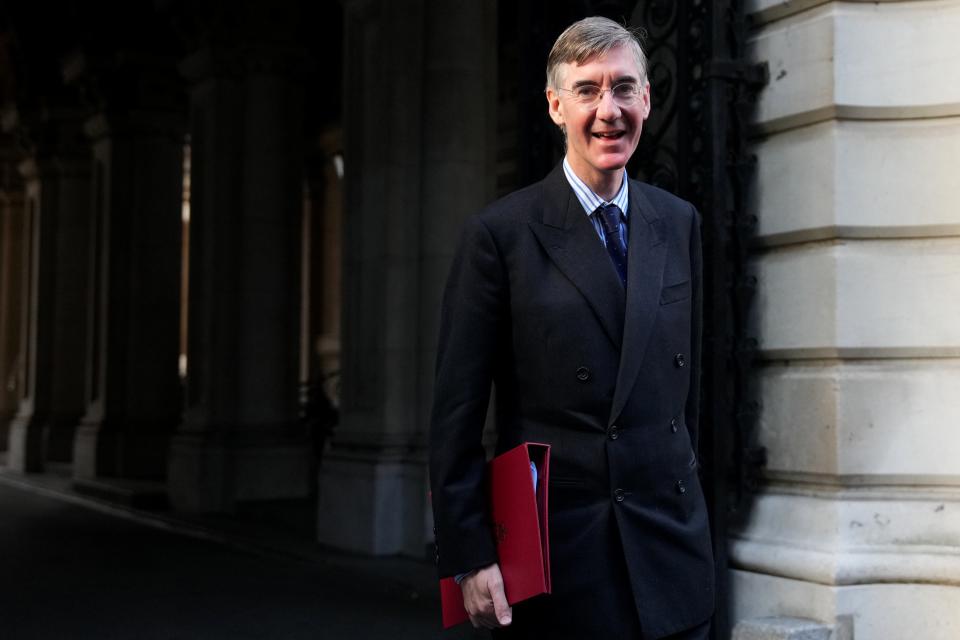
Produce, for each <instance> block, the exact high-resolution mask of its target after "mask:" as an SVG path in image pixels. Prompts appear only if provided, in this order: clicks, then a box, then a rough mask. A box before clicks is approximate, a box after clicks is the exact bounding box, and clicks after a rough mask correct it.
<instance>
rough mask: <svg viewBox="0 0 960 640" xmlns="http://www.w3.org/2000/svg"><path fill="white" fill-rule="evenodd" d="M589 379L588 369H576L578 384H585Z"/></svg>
mask: <svg viewBox="0 0 960 640" xmlns="http://www.w3.org/2000/svg"><path fill="white" fill-rule="evenodd" d="M589 379H590V369H587V368H586V367H580V368H579V369H577V380H579V381H580V382H586V381H587V380H589Z"/></svg>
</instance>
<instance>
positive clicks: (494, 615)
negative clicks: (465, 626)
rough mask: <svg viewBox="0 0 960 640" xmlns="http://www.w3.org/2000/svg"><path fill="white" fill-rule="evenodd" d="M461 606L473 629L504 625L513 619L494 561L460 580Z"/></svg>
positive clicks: (500, 576)
mask: <svg viewBox="0 0 960 640" xmlns="http://www.w3.org/2000/svg"><path fill="white" fill-rule="evenodd" d="M460 589H461V590H462V591H463V606H464V608H465V609H466V610H467V614H468V615H469V616H470V623H471V624H472V625H473V626H474V628H475V629H479V628H480V627H483V628H484V629H496V628H497V627H505V626H507V625H508V624H510V622H511V621H512V620H513V609H512V608H511V607H510V605H509V604H507V596H506V595H505V594H504V592H503V576H502V575H500V566H499V565H498V564H497V563H496V562H495V563H493V564H491V565H489V566H486V567H484V568H482V569H477V570H476V571H474V572H473V573H471V574H470V575H468V576H467V577H466V578H464V579H463V580H462V581H461V582H460Z"/></svg>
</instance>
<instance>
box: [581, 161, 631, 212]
mask: <svg viewBox="0 0 960 640" xmlns="http://www.w3.org/2000/svg"><path fill="white" fill-rule="evenodd" d="M567 161H568V162H570V168H571V169H572V170H573V172H574V173H575V174H577V177H578V178H580V179H581V180H583V183H584V184H585V185H587V186H588V187H590V189H591V190H592V191H593V192H594V193H595V194H597V195H598V196H600V197H601V198H603V199H604V200H606V201H607V202H610V201H611V200H613V198H614V196H616V195H617V192H619V191H620V185H621V184H623V167H621V168H619V169H615V170H613V171H578V170H577V166H576V164H575V163H574V162H571V161H570V159H569V158H567Z"/></svg>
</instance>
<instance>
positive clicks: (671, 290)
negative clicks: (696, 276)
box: [660, 280, 690, 304]
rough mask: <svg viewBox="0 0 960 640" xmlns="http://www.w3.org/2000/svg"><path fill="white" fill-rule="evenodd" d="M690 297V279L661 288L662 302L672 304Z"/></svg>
mask: <svg viewBox="0 0 960 640" xmlns="http://www.w3.org/2000/svg"><path fill="white" fill-rule="evenodd" d="M689 297H690V281H689V280H684V281H683V282H678V283H676V284H668V285H665V286H664V287H663V289H661V290H660V304H672V303H674V302H680V301H681V300H686V299H687V298H689Z"/></svg>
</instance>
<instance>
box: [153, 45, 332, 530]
mask: <svg viewBox="0 0 960 640" xmlns="http://www.w3.org/2000/svg"><path fill="white" fill-rule="evenodd" d="M302 69H303V60H302V57H301V54H300V53H299V52H298V51H289V50H284V49H280V48H276V47H265V48H259V49H256V50H253V51H250V50H247V51H244V52H242V53H241V52H231V51H227V50H222V49H221V50H215V49H206V50H203V51H200V52H198V53H196V54H194V55H193V56H191V57H190V58H188V59H186V60H185V61H183V63H182V64H181V71H182V73H183V74H184V75H185V76H186V77H187V78H188V80H189V81H190V82H191V90H190V102H191V154H192V164H191V172H192V176H191V222H190V229H191V231H190V293H189V329H188V336H189V338H188V359H187V362H188V364H187V367H188V369H187V370H188V373H187V410H186V415H185V416H184V420H183V423H182V424H181V426H180V428H179V430H178V432H177V436H176V438H175V439H174V442H173V445H172V448H171V458H170V464H169V476H168V478H169V483H168V489H169V494H170V498H171V501H172V502H173V504H174V506H176V507H177V508H180V509H185V510H193V511H232V510H234V509H235V508H236V507H237V505H238V503H241V502H250V501H261V500H280V499H293V498H306V497H308V496H309V495H311V494H312V492H313V486H314V463H313V458H312V453H311V451H310V446H309V441H308V439H307V437H306V433H305V430H304V429H303V428H302V426H301V425H300V423H299V420H298V392H299V390H298V356H299V353H298V344H299V321H300V306H299V305H300V262H299V256H300V222H301V206H302V201H301V195H302V175H303V153H302V149H301V145H302V138H303V125H302V123H303V113H302V104H303V97H302V83H303V77H302V74H303V70H302Z"/></svg>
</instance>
